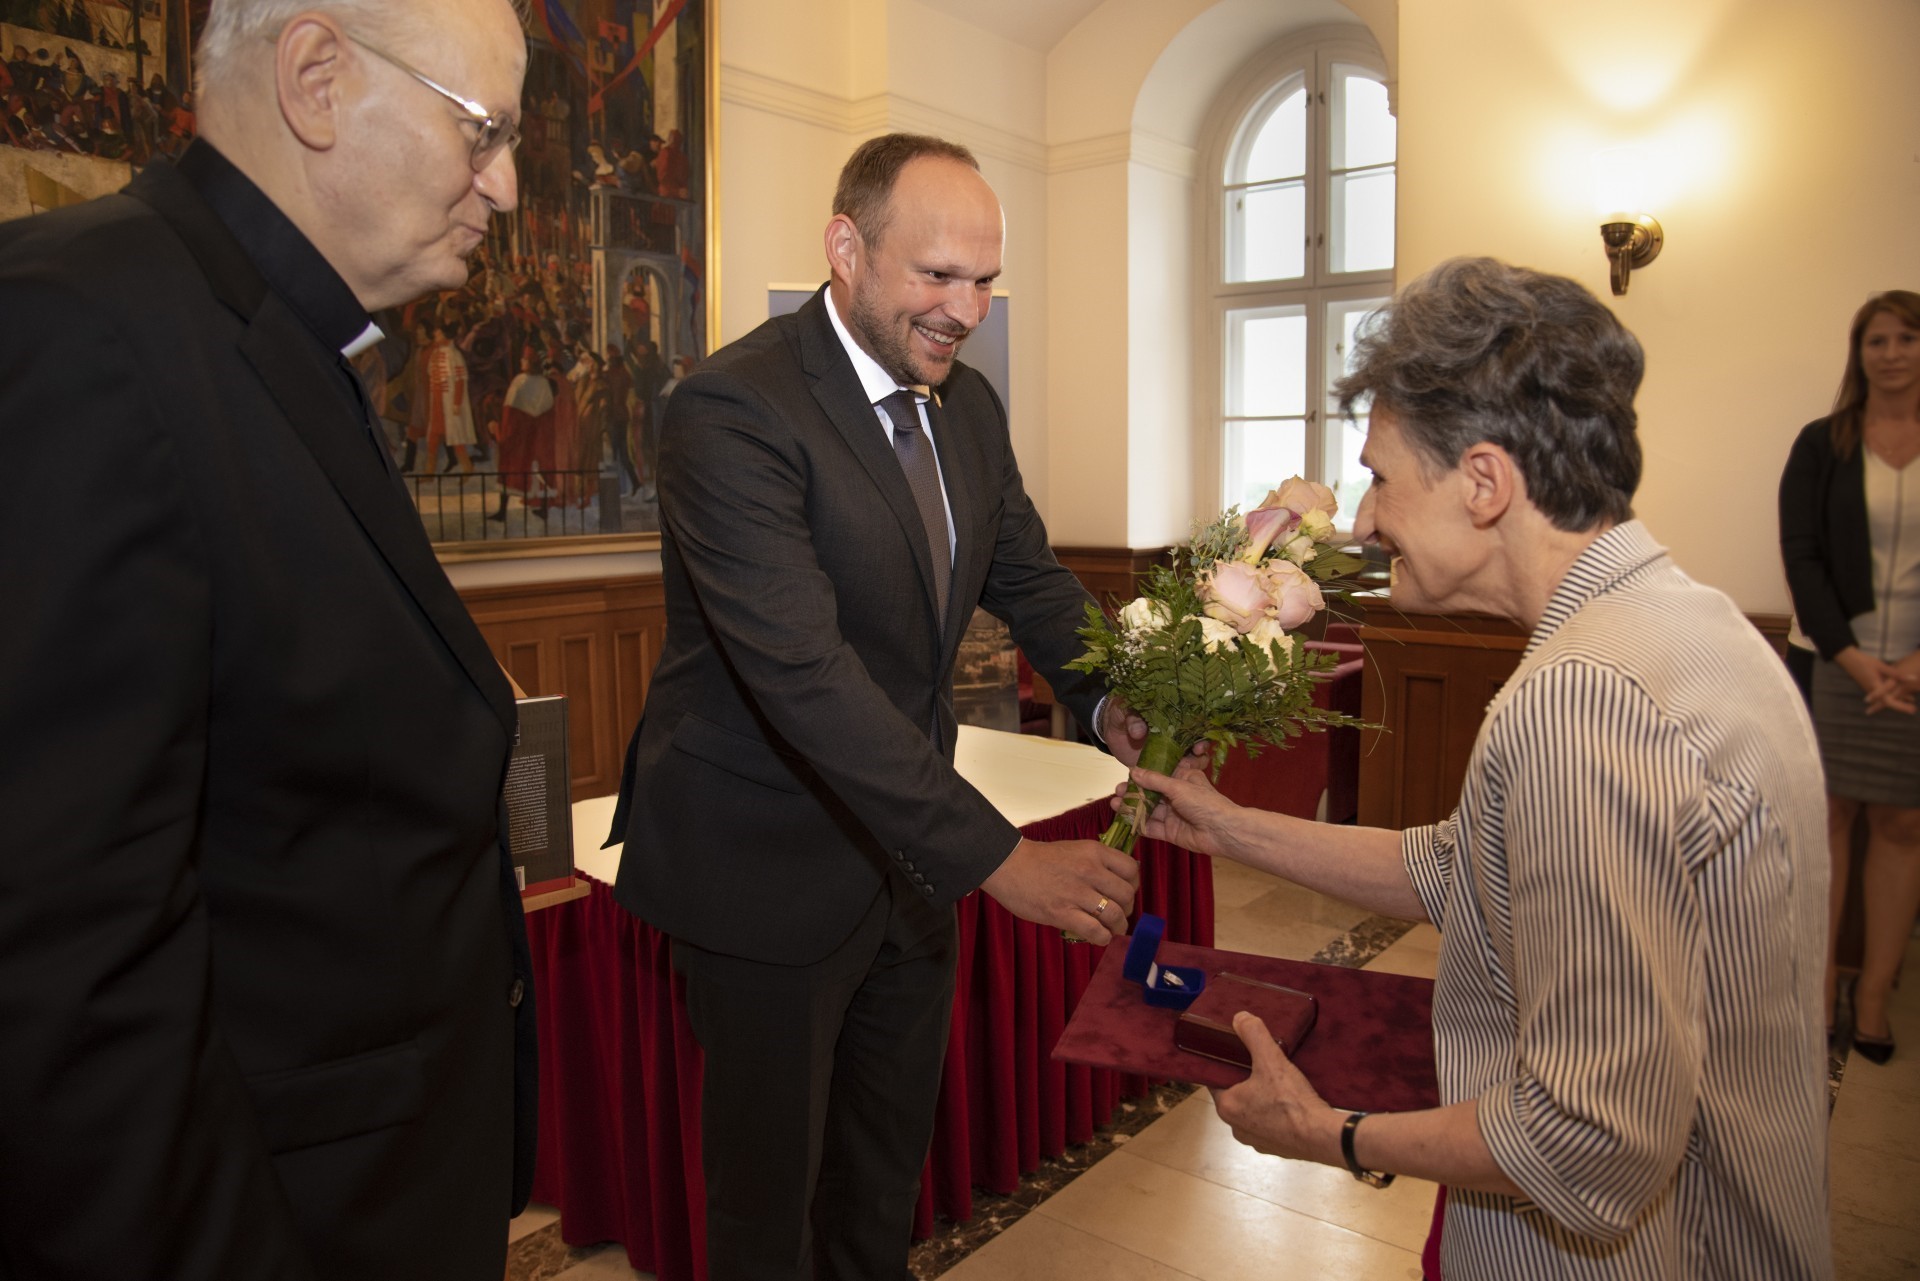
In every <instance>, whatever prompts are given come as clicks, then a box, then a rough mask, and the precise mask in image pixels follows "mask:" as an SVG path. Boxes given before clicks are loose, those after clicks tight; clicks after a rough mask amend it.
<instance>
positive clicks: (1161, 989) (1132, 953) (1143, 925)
mask: <svg viewBox="0 0 1920 1281" xmlns="http://www.w3.org/2000/svg"><path fill="white" fill-rule="evenodd" d="M1166 936H1167V922H1166V919H1165V918H1164V917H1159V916H1151V915H1146V914H1143V915H1142V916H1141V917H1140V921H1139V923H1138V924H1136V925H1135V926H1134V927H1133V940H1132V941H1131V942H1129V943H1128V944H1127V960H1126V964H1125V965H1124V966H1122V967H1121V970H1120V973H1121V976H1122V977H1123V978H1126V979H1128V980H1130V981H1132V982H1135V983H1138V984H1140V985H1141V987H1142V988H1144V989H1145V990H1146V999H1147V1004H1148V1005H1157V1006H1160V1007H1161V1008H1163V1009H1168V1010H1184V1009H1186V1008H1187V1007H1188V1006H1189V1005H1192V1004H1193V1002H1194V999H1195V998H1196V997H1198V996H1199V995H1200V993H1202V992H1204V991H1205V990H1206V987H1207V972H1206V971H1205V970H1203V969H1199V968H1197V967H1194V966H1189V965H1161V964H1159V963H1158V962H1156V961H1155V960H1154V959H1153V958H1154V957H1155V956H1156V955H1157V954H1158V953H1159V951H1160V942H1161V940H1162V939H1164V938H1166Z"/></svg>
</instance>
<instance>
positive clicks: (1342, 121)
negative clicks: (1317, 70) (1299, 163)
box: [1333, 65, 1397, 169]
mask: <svg viewBox="0 0 1920 1281" xmlns="http://www.w3.org/2000/svg"><path fill="white" fill-rule="evenodd" d="M1333 92H1334V112H1333V134H1334V137H1333V167H1334V168H1335V169H1358V168H1360V167H1361V166H1362V165H1384V164H1391V163H1392V162H1393V159H1394V140H1395V137H1396V129H1397V126H1396V123H1395V121H1394V118H1393V115H1392V113H1390V112H1389V111H1388V110H1387V87H1386V86H1385V85H1383V84H1381V83H1380V82H1379V81H1378V80H1375V79H1373V78H1371V77H1370V76H1367V75H1364V74H1360V73H1358V72H1357V69H1356V68H1353V67H1348V66H1341V65H1336V66H1335V67H1334V69H1333Z"/></svg>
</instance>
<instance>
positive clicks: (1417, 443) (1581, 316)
mask: <svg viewBox="0 0 1920 1281" xmlns="http://www.w3.org/2000/svg"><path fill="white" fill-rule="evenodd" d="M1645 367H1646V362H1645V358H1644V357H1643V355H1642V354H1641V351H1640V343H1639V341H1638V340H1637V339H1635V338H1634V336H1633V335H1632V334H1630V333H1628V332H1627V330H1626V328H1625V327H1624V326H1622V325H1621V323H1620V321H1619V320H1618V319H1617V318H1616V317H1615V316H1614V314H1613V312H1611V311H1610V310H1608V309H1607V307H1606V306H1605V305H1604V304H1603V303H1601V301H1600V300H1599V299H1598V298H1595V297H1594V296H1593V295H1592V294H1591V293H1589V292H1588V291H1587V290H1586V289H1585V288H1583V287H1582V286H1580V285H1579V284H1577V283H1575V282H1574V281H1572V280H1569V279H1567V278H1566V277H1564V276H1550V275H1547V274H1546V273H1544V272H1539V271H1531V270H1529V269H1527V268H1525V267H1510V266H1508V265H1507V264H1506V263H1503V262H1497V261H1495V260H1494V259H1492V258H1455V259H1453V260H1451V261H1449V262H1444V263H1441V264H1440V265H1439V266H1438V267H1435V268H1434V269H1433V270H1432V271H1430V272H1428V273H1427V274H1426V275H1424V276H1422V277H1421V278H1420V279H1418V280H1416V281H1414V282H1413V283H1412V284H1411V285H1408V286H1407V287H1406V288H1405V289H1404V290H1402V291H1401V292H1400V295H1399V296H1398V297H1397V298H1395V299H1394V300H1393V302H1392V303H1390V304H1389V305H1388V306H1387V307H1385V308H1383V309H1382V310H1381V311H1380V312H1378V313H1376V315H1375V316H1374V317H1373V318H1372V319H1371V320H1369V321H1368V323H1367V324H1366V325H1365V326H1364V327H1363V329H1362V331H1361V335H1360V337H1359V340H1358V342H1357V343H1356V344H1355V347H1354V368H1353V372H1352V373H1350V374H1348V375H1347V376H1346V377H1345V378H1342V379H1341V380H1340V381H1339V382H1338V383H1336V384H1335V385H1334V395H1335V396H1337V397H1338V398H1339V400H1340V408H1341V411H1342V412H1343V413H1352V412H1353V407H1354V406H1355V405H1356V404H1358V403H1360V402H1361V401H1364V400H1368V399H1371V402H1372V404H1373V405H1374V406H1375V407H1382V406H1384V407H1385V408H1387V409H1389V410H1391V411H1392V412H1393V414H1394V416H1395V418H1396V419H1397V421H1398V424H1399V428H1400V431H1401V433H1402V435H1403V436H1404V437H1405V439H1406V440H1407V442H1408V443H1409V444H1410V445H1412V446H1413V447H1414V449H1415V451H1416V453H1417V454H1418V456H1420V457H1421V458H1422V459H1423V460H1424V461H1425V462H1427V463H1430V464H1432V465H1433V469H1434V470H1437V471H1447V470H1450V469H1451V468H1453V467H1454V466H1456V465H1457V464H1458V463H1459V461H1460V456H1461V455H1462V454H1464V453H1465V452H1466V450H1467V448H1468V447H1469V446H1471V445H1474V444H1477V443H1478V442H1480V441H1488V442H1490V443H1492V444H1495V445H1499V446H1500V447H1501V448H1502V449H1504V450H1506V451H1507V453H1508V454H1509V455H1511V456H1512V458H1513V460H1514V463H1515V465H1516V466H1517V467H1518V468H1519V470H1520V475H1521V476H1522V477H1523V478H1524V479H1525V480H1526V485H1527V497H1528V499H1529V500H1530V501H1531V502H1532V503H1533V505H1534V507H1536V508H1537V509H1539V511H1540V513H1541V514H1542V515H1544V516H1545V517H1546V518H1547V519H1548V520H1549V521H1551V522H1552V523H1553V525H1554V527H1555V528H1558V529H1564V530H1568V531H1572V532H1581V531H1585V530H1589V529H1592V528H1594V527H1595V526H1596V525H1599V524H1601V523H1603V522H1605V523H1617V522H1620V521H1624V520H1630V519H1632V517H1633V492H1634V490H1635V489H1637V488H1639V485H1640V440H1639V437H1638V435H1637V434H1636V428H1637V425H1638V417H1637V415H1636V414H1635V412H1634V408H1633V397H1634V393H1635V392H1637V391H1638V390H1639V388H1640V377H1641V374H1642V373H1643V372H1644V370H1645Z"/></svg>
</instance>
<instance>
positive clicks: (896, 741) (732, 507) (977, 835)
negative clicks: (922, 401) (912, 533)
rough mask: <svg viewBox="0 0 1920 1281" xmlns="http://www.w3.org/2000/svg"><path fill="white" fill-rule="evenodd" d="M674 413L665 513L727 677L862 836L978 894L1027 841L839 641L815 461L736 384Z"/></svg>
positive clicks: (666, 446) (905, 586)
mask: <svg viewBox="0 0 1920 1281" xmlns="http://www.w3.org/2000/svg"><path fill="white" fill-rule="evenodd" d="M669 412H670V421H671V422H672V423H673V424H674V426H673V428H672V429H671V430H669V431H667V432H666V433H665V434H664V435H663V438H662V442H661V461H660V468H661V475H662V484H661V510H662V517H663V519H664V521H665V523H666V525H667V528H668V530H669V532H670V533H671V536H672V538H673V541H674V545H675V547H676V548H677V550H678V552H679V554H680V556H681V557H682V559H683V561H684V563H685V565H686V570H687V574H688V576H689V578H690V579H691V580H692V583H693V586H694V591H695V593H696V595H697V596H698V598H699V603H700V612H701V616H702V617H703V619H704V620H705V622H706V625H707V626H708V628H709V629H710V631H711V633H712V638H713V641H714V643H715V644H716V645H717V646H718V647H719V649H720V651H721V653H722V654H723V655H724V656H725V658H726V661H727V664H728V666H729V667H730V668H731V670H732V671H733V673H734V674H735V676H736V677H737V679H738V680H739V681H740V682H741V684H742V685H744V687H745V688H746V689H747V690H748V691H750V693H751V695H752V698H753V702H754V705H755V706H756V708H757V709H758V711H759V712H760V714H761V715H763V716H764V717H765V718H766V720H767V722H768V723H769V724H770V726H771V727H772V729H773V731H774V732H775V733H776V734H778V735H779V737H780V738H781V739H782V740H783V741H784V742H785V744H786V745H787V746H788V747H789V748H790V749H791V750H793V751H794V752H797V753H798V754H799V755H800V756H801V757H803V758H805V760H806V761H807V762H808V763H809V764H810V765H811V766H812V767H813V769H814V770H815V771H817V772H818V774H819V775H820V777H821V779H822V780H823V781H824V782H825V783H826V785H827V786H828V787H829V788H830V789H831V790H832V791H833V793H834V794H835V795H836V796H838V797H839V798H840V800H841V801H842V802H843V803H844V804H845V805H846V806H847V807H848V808H849V809H850V810H851V811H852V812H853V814H854V816H855V817H856V818H857V819H858V820H859V821H860V822H861V823H862V824H863V825H864V826H865V827H866V829H867V830H868V831H869V832H871V833H872V834H873V835H874V837H875V838H877V839H878V840H879V841H880V843H881V844H882V845H883V846H884V847H885V848H886V849H888V850H890V851H894V852H895V853H900V852H903V851H904V852H905V856H906V858H907V859H908V860H910V861H911V862H913V863H914V864H915V865H916V866H918V867H920V868H922V869H923V871H926V872H928V873H930V877H929V879H930V880H931V881H932V883H933V884H934V885H935V886H936V887H937V891H936V896H935V897H934V898H933V899H932V900H930V901H932V902H934V903H935V904H937V905H940V904H945V903H948V902H952V901H953V900H955V899H957V898H959V897H961V896H962V895H964V894H966V893H967V892H968V891H970V890H973V889H975V888H976V887H978V886H979V884H980V882H981V881H983V880H985V879H986V878H987V877H988V876H989V875H991V874H992V872H993V871H994V869H995V868H997V867H998V866H999V865H1000V863H1001V862H1002V861H1003V860H1004V859H1005V858H1006V856H1007V855H1008V854H1009V853H1010V852H1012V850H1013V848H1014V846H1015V845H1016V844H1017V843H1018V841H1019V832H1018V830H1017V829H1016V828H1015V827H1014V826H1013V825H1012V824H1011V823H1009V822H1007V820H1006V819H1005V818H1004V817H1002V816H1001V815H1000V813H999V812H998V811H997V810H995V809H994V808H993V806H992V804H991V803H989V802H988V801H987V799H986V798H985V797H983V796H981V795H980V793H979V792H978V791H976V790H975V789H974V788H973V787H972V785H970V784H969V783H967V782H966V780H964V779H962V778H961V777H960V776H959V775H958V774H957V773H955V772H954V769H953V767H952V765H950V764H949V763H948V762H947V761H945V760H943V759H942V758H941V757H940V755H939V753H938V752H936V751H935V750H934V747H933V744H932V742H931V740H930V739H929V738H928V736H927V729H926V727H925V726H922V725H916V724H914V723H913V722H912V721H911V720H909V719H908V718H907V717H906V716H905V715H903V714H902V713H901V712H900V710H899V709H898V708H897V707H896V706H895V705H894V703H893V702H892V700H890V699H889V697H888V695H887V693H886V691H885V690H883V689H882V688H881V687H880V685H879V684H878V683H877V682H876V680H875V679H874V677H873V675H872V673H870V672H869V671H868V669H867V667H866V665H865V663H863V662H862V660H861V658H860V656H859V654H858V653H856V652H855V650H854V648H853V646H852V645H850V644H849V643H848V640H847V637H846V636H845V635H843V634H842V631H841V625H840V621H839V610H838V602H837V596H836V588H835V583H834V580H833V578H832V577H831V576H830V575H829V574H828V573H827V572H826V571H825V570H824V569H823V568H822V566H821V563H820V559H819V556H818V554H817V552H816V549H815V545H814V534H813V531H812V529H811V527H810V519H809V517H810V513H809V509H808V476H807V470H808V467H809V466H810V460H809V458H808V457H807V455H806V452H805V450H804V449H803V448H802V447H801V445H800V443H799V442H798V441H797V440H795V438H794V437H793V435H792V433H791V430H790V429H789V428H788V427H787V426H786V425H785V424H784V422H783V419H782V415H781V414H780V412H779V411H778V410H777V409H776V408H775V407H774V406H772V405H771V404H769V403H767V401H766V400H765V399H764V397H762V396H761V394H760V393H759V392H758V391H757V390H756V389H755V388H754V387H752V386H750V385H749V384H748V383H747V382H746V381H745V380H743V379H740V378H737V377H734V376H731V375H728V374H724V373H716V372H707V373H703V374H700V375H696V376H695V377H693V378H690V379H688V380H687V381H685V382H683V383H682V384H681V385H680V386H679V388H678V389H677V390H676V391H675V393H674V398H673V404H672V407H671V410H670V411H669ZM875 430H878V427H877V426H876V428H875ZM875 519H876V520H890V517H886V516H884V515H881V516H877V517H876V518H875ZM875 529H876V533H875V535H874V536H876V537H884V536H888V535H887V534H886V533H885V531H884V529H883V528H882V527H880V526H878V525H876V526H875ZM922 591H923V589H922V587H921V585H920V584H919V583H918V582H917V581H915V582H904V581H903V582H902V583H901V584H900V587H899V591H898V594H897V601H898V604H897V609H898V611H899V612H900V613H901V614H902V615H903V616H907V617H911V616H914V615H915V614H917V613H918V612H921V611H924V610H925V605H924V602H923V597H922Z"/></svg>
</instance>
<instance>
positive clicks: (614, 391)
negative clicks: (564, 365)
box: [600, 342, 640, 492]
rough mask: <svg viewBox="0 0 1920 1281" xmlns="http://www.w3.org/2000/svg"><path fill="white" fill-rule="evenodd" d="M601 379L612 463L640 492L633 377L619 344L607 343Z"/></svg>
mask: <svg viewBox="0 0 1920 1281" xmlns="http://www.w3.org/2000/svg"><path fill="white" fill-rule="evenodd" d="M600 376H601V378H602V379H603V380H605V382H606V396H607V443H608V444H609V445H611V446H612V447H613V464H614V466H615V467H616V468H618V469H619V471H620V474H621V475H622V476H624V477H626V479H627V480H628V481H629V482H630V483H631V484H632V486H633V489H634V490H637V489H639V488H640V473H638V472H636V471H635V470H634V469H633V412H634V411H633V408H632V404H633V374H632V372H631V371H630V370H629V369H628V368H627V359H626V356H625V354H624V353H622V352H621V350H620V344H619V343H613V342H610V343H608V344H607V359H606V363H605V364H604V365H602V366H601V374H600ZM629 492H632V491H629Z"/></svg>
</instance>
